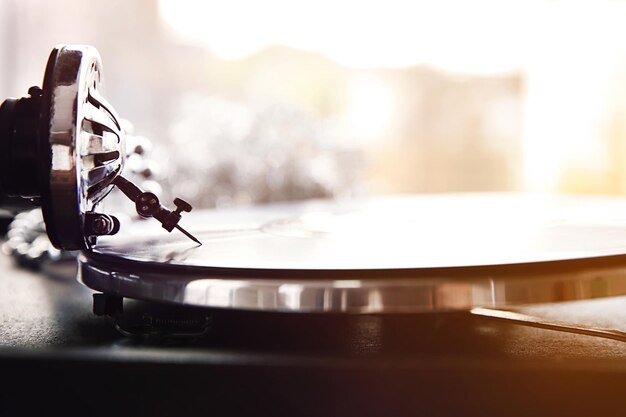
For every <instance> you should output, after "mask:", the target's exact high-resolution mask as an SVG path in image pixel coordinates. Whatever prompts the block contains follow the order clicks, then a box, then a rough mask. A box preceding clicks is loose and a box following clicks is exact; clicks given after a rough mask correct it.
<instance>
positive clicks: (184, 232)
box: [174, 225, 202, 245]
mask: <svg viewBox="0 0 626 417" xmlns="http://www.w3.org/2000/svg"><path fill="white" fill-rule="evenodd" d="M174 227H176V228H177V229H178V230H180V231H181V232H183V234H184V235H185V236H187V237H188V238H189V239H191V240H193V241H194V242H196V243H197V244H198V245H202V242H200V241H199V240H198V239H196V238H195V237H194V235H192V234H191V233H189V232H188V231H186V230H185V229H183V228H182V227H180V226H179V225H176V226H174Z"/></svg>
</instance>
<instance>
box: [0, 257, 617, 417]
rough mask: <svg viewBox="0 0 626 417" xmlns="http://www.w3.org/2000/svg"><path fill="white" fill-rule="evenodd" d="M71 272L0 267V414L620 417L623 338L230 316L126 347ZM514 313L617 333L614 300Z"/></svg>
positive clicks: (400, 319)
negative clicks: (182, 336) (206, 327)
mask: <svg viewBox="0 0 626 417" xmlns="http://www.w3.org/2000/svg"><path fill="white" fill-rule="evenodd" d="M72 274H73V272H72V267H71V266H69V267H67V266H66V267H65V268H59V267H55V268H54V270H48V271H46V273H42V272H34V271H29V270H24V269H19V268H17V267H16V266H14V265H13V263H12V261H11V260H10V259H8V258H6V257H1V258H0V380H1V381H2V382H0V416H13V415H29V414H32V412H33V411H37V412H40V413H42V415H59V414H61V413H63V414H65V415H85V416H88V415H96V414H98V415H103V414H106V415H114V414H115V415H145V416H154V415H166V416H173V415H218V416H222V415H260V416H265V415H268V416H272V415H288V416H297V415H315V416H321V415H329V416H343V415H348V416H351V415H357V416H360V415H373V416H394V415H407V416H408V415H411V416H415V415H427V416H428V415H481V416H482V415H503V416H511V415H520V416H521V415H524V416H527V415H568V416H571V415H585V416H587V415H616V416H624V415H626V344H625V343H622V342H619V341H615V340H607V339H602V338H598V337H590V336H583V335H576V334H569V333H561V332H556V331H552V330H542V329H535V328H528V327H524V326H520V325H515V324H511V323H506V322H503V321H497V320H493V319H488V318H483V317H476V316H472V315H470V314H465V313H448V314H440V315H434V314H427V315H391V316H375V315H362V316H341V315H333V316H329V315H291V314H267V313H265V314H259V313H244V312H226V311H211V312H208V313H209V314H208V315H209V316H210V319H211V323H212V327H211V331H210V332H209V333H208V334H207V335H205V336H203V337H200V338H196V339H194V340H185V341H177V340H169V339H167V340H146V339H138V338H128V337H124V336H121V335H120V334H119V333H118V332H117V331H116V330H115V328H114V325H113V322H112V319H110V318H103V317H97V316H95V315H93V314H92V312H91V310H92V299H91V291H89V290H88V289H86V288H84V287H82V286H81V285H80V284H78V283H77V282H76V281H75V280H74V278H73V275H72ZM125 310H126V313H127V314H135V315H136V316H137V317H143V316H145V313H143V311H145V310H146V306H144V305H142V304H141V303H133V302H129V303H127V304H126V305H125ZM522 311H524V312H526V313H530V314H536V315H540V316H544V317H551V318H555V319H559V320H567V321H575V322H579V323H586V324H590V325H595V326H600V327H609V328H618V329H622V330H626V298H625V297H622V298H613V299H604V300H594V301H587V302H576V303H568V304H560V305H551V306H536V307H532V308H530V307H529V308H525V309H522Z"/></svg>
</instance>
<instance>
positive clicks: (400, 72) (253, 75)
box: [0, 0, 626, 207]
mask: <svg viewBox="0 0 626 417" xmlns="http://www.w3.org/2000/svg"><path fill="white" fill-rule="evenodd" d="M624 22H626V1H606V0H582V1H557V0H550V1H548V0H529V1H512V0H506V1H502V0H501V1H495V0H494V1H492V0H477V1H469V2H468V1H452V0H444V1H399V0H384V1H382V0H380V1H376V0H372V1H363V0H361V1H357V0H345V1H338V0H334V1H331V0H315V1H312V0H301V1H294V0H291V1H290V0H266V1H262V2H259V1H243V0H227V1H226V0H223V1H212V0H211V1H208V0H207V1H201V0H197V1H194V0H159V1H157V0H144V1H139V0H134V1H131V0H107V1H98V2H96V1H79V0H56V1H54V2H47V1H43V0H41V1H38V0H0V28H1V29H0V30H2V38H1V39H0V97H2V98H4V97H9V96H21V95H24V94H25V93H26V90H27V88H28V87H29V86H31V85H35V84H40V83H41V79H42V77H43V70H44V68H45V63H46V59H47V55H48V54H49V52H50V50H51V48H52V47H53V46H54V45H55V44H58V43H83V44H91V45H94V46H96V47H97V49H98V50H99V51H100V53H101V56H102V59H103V63H104V76H105V83H106V86H105V87H106V93H107V97H108V100H109V101H110V102H111V103H112V104H113V105H114V106H115V108H116V109H117V111H118V113H119V114H120V115H121V116H122V117H124V118H126V119H129V120H130V121H131V122H132V123H133V125H134V130H135V133H137V134H141V135H145V136H147V137H149V138H150V139H151V140H152V142H153V144H154V148H153V152H152V159H153V160H154V161H157V162H156V163H152V166H151V169H152V170H153V172H154V173H155V174H156V179H157V180H159V181H160V182H162V183H163V185H164V188H165V189H167V190H169V191H171V192H172V193H173V194H176V195H179V196H181V197H184V198H186V199H189V200H190V201H192V202H194V203H195V204H200V205H202V206H207V207H208V206H215V205H218V206H223V205H229V204H241V203H249V202H264V201H275V200H289V199H299V198H307V197H325V196H336V197H346V196H354V195H368V194H378V193H396V192H420V193H421V192H448V191H494V190H530V191H564V192H581V193H605V194H622V193H626V42H624V41H623V40H624V39H626V25H624ZM131 162H132V161H131Z"/></svg>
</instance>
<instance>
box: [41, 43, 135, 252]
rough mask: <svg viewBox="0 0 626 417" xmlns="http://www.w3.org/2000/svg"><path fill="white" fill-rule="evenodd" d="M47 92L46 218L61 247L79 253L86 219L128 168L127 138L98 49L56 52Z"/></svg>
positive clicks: (65, 48)
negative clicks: (106, 88) (106, 93)
mask: <svg viewBox="0 0 626 417" xmlns="http://www.w3.org/2000/svg"><path fill="white" fill-rule="evenodd" d="M43 91H44V96H43V97H44V115H45V116H44V119H47V120H46V121H47V131H48V139H49V146H50V155H51V159H50V174H49V178H48V182H49V190H48V191H47V192H48V195H45V196H44V198H43V199H42V202H43V209H44V216H45V218H46V224H47V226H48V228H49V234H50V235H51V239H52V240H53V241H54V243H55V245H56V246H62V247H64V248H66V249H80V248H84V247H86V246H87V242H86V238H85V236H84V233H83V216H84V213H85V212H87V211H89V210H92V209H93V207H94V205H95V204H97V203H98V202H99V201H100V200H101V199H102V198H103V197H104V196H105V195H106V194H107V193H108V192H109V191H110V190H111V188H112V185H111V181H113V179H114V178H115V176H116V175H117V174H118V173H119V172H120V171H121V169H122V167H123V163H124V154H125V151H124V132H123V130H122V128H121V127H120V124H119V122H118V120H119V119H118V117H117V115H116V113H115V110H114V109H113V107H112V106H111V105H109V104H108V103H107V102H106V100H105V99H104V98H103V97H102V94H101V91H102V64H101V62H100V56H99V54H98V52H97V51H96V50H95V49H94V48H93V47H89V46H81V45H63V46H58V47H56V48H55V49H54V50H53V51H52V54H51V55H50V59H49V61H48V67H47V68H46V75H45V79H44V85H43ZM50 232H51V233H50Z"/></svg>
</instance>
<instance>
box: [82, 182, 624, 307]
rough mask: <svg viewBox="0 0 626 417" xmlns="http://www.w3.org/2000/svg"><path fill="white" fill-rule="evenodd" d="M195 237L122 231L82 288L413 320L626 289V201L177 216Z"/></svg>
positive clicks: (96, 254)
mask: <svg viewBox="0 0 626 417" xmlns="http://www.w3.org/2000/svg"><path fill="white" fill-rule="evenodd" d="M187 221H188V224H189V226H190V230H191V231H192V232H193V233H194V234H197V236H198V237H199V238H200V239H201V240H202V242H203V245H202V246H201V247H198V246H194V245H193V244H192V243H190V242H188V241H186V240H185V239H184V237H177V236H162V235H159V234H157V233H156V232H158V231H159V230H158V228H156V227H155V226H154V225H153V224H150V223H149V222H143V223H142V222H134V223H131V224H127V225H124V227H122V232H121V233H120V234H119V235H116V236H110V237H105V238H103V239H101V241H100V242H99V244H98V245H97V246H96V247H95V248H94V249H93V250H92V251H90V252H85V253H84V254H83V256H82V257H81V259H80V279H81V280H82V282H83V283H85V284H86V285H87V286H89V287H91V288H93V289H95V290H97V291H102V292H105V293H111V294H118V295H121V296H124V297H130V298H139V299H146V300H154V301H164V302H171V303H178V304H188V305H195V306H207V307H219V308H234V309H246V310H266V311H294V312H354V313H386V312H426V311H445V310H468V309H471V308H474V307H503V306H509V305H519V304H531V303H546V302H558V301H569V300H580V299H589V298H596V297H608V296H616V295H623V294H626V199H622V198H603V197H571V196H533V195H530V196H529V195H518V194H491V195H489V194H487V195H485V194H465V195H442V196H437V195H429V196H403V197H385V198H378V199H373V200H367V201H360V202H350V203H345V202H344V203H338V202H332V201H313V202H304V203H289V204H276V205H267V206H255V207H249V208H238V209H228V210H206V211H200V212H197V213H191V215H190V216H189V217H188V218H187Z"/></svg>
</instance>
